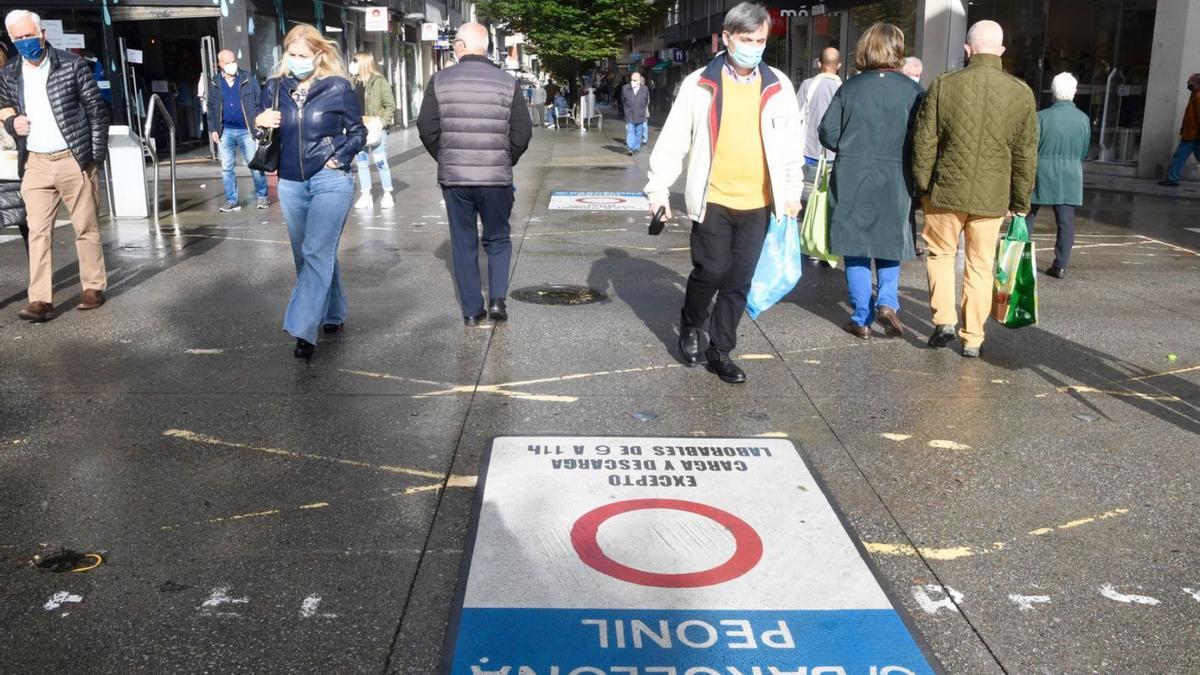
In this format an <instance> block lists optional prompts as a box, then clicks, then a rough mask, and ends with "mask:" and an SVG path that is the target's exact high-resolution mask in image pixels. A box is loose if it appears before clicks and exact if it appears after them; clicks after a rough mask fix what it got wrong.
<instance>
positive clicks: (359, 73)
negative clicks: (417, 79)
mask: <svg viewBox="0 0 1200 675" xmlns="http://www.w3.org/2000/svg"><path fill="white" fill-rule="evenodd" d="M350 79H351V82H353V84H354V93H355V95H356V96H357V97H358V103H359V105H360V106H361V107H362V111H363V124H364V125H366V127H367V139H368V142H367V145H369V146H370V145H373V147H370V148H366V149H364V150H363V151H362V152H360V153H358V158H357V161H358V187H359V191H360V195H359V197H358V201H357V202H355V203H354V206H355V208H359V209H365V208H370V206H371V205H372V204H373V203H374V202H373V200H372V198H371V165H372V164H374V165H375V170H376V171H378V172H379V183H380V185H381V186H382V187H383V197H381V198H380V199H379V207H380V208H384V209H390V208H392V207H393V206H395V205H396V202H395V200H394V199H392V189H393V187H392V170H391V168H390V167H388V159H387V132H388V130H389V129H390V128H391V127H392V122H393V121H394V120H395V118H396V97H395V96H394V95H393V94H392V86H391V85H390V84H388V81H387V78H385V77H384V76H383V75H382V74H380V72H379V68H378V66H377V65H376V64H375V57H374V56H373V55H372V54H371V53H370V52H359V53H357V54H355V55H354V60H353V61H351V62H350Z"/></svg>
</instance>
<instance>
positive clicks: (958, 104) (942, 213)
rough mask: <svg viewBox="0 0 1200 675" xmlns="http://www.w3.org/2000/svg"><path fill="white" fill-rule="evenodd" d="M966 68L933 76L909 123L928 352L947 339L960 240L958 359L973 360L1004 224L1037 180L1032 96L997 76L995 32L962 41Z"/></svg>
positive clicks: (988, 26) (1000, 45)
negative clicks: (930, 326) (929, 319)
mask: <svg viewBox="0 0 1200 675" xmlns="http://www.w3.org/2000/svg"><path fill="white" fill-rule="evenodd" d="M965 49H966V55H967V59H968V62H967V67H966V68H964V69H962V70H958V71H955V72H952V73H946V74H943V75H940V76H939V77H938V78H937V80H935V81H934V83H933V84H932V85H931V86H930V88H929V92H928V93H927V94H926V95H925V98H924V99H923V101H922V103H921V108H920V112H919V113H918V114H917V125H916V132H915V133H914V137H913V158H912V169H913V180H914V181H915V183H916V188H917V190H919V191H920V192H921V193H922V194H923V195H924V197H923V198H922V208H923V210H924V212H925V229H924V231H923V233H922V234H923V236H924V238H925V243H926V244H927V245H928V246H929V249H928V256H927V258H926V261H925V266H926V269H927V271H928V274H929V295H930V306H931V309H932V310H933V321H934V324H935V326H934V330H933V335H931V336H930V338H929V345H930V346H931V347H935V348H936V347H945V346H947V345H949V344H950V343H951V342H952V341H953V340H954V338H955V326H956V325H957V322H958V307H957V306H956V305H955V302H954V287H955V267H954V262H955V258H956V256H957V252H958V240H959V237H960V236H965V238H966V257H967V261H966V269H965V271H964V273H963V291H962V329H961V330H960V331H959V332H958V337H959V339H960V340H961V341H962V355H963V356H965V357H977V356H979V349H980V346H981V345H982V344H983V340H984V330H983V324H984V322H985V321H986V320H987V317H988V314H989V313H990V312H991V308H992V286H993V281H994V270H993V267H994V265H995V262H996V243H997V239H998V237H999V236H1000V225H1001V224H1002V223H1003V222H1004V218H1005V215H1006V214H1015V215H1021V216H1024V215H1025V214H1027V213H1028V212H1029V195H1030V193H1031V192H1033V182H1034V177H1035V175H1036V172H1037V106H1036V105H1035V103H1034V99H1033V92H1032V91H1031V90H1030V89H1029V86H1028V85H1026V84H1025V83H1024V82H1022V81H1021V80H1019V79H1017V78H1015V77H1013V76H1011V75H1009V74H1008V73H1006V72H1004V65H1003V64H1002V63H1001V61H1000V55H1001V54H1003V53H1004V31H1003V29H1001V28H1000V24H998V23H996V22H994V21H980V22H978V23H976V24H975V25H973V26H971V29H970V30H969V31H967V44H966V45H965Z"/></svg>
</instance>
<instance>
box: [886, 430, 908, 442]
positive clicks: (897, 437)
mask: <svg viewBox="0 0 1200 675" xmlns="http://www.w3.org/2000/svg"><path fill="white" fill-rule="evenodd" d="M879 435H880V436H881V437H883V438H886V439H888V440H889V441H896V442H900V441H907V440H908V439H910V438H912V434H890V433H887V432H884V433H882V434H879Z"/></svg>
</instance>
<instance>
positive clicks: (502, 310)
mask: <svg viewBox="0 0 1200 675" xmlns="http://www.w3.org/2000/svg"><path fill="white" fill-rule="evenodd" d="M487 315H488V318H489V319H491V320H492V321H508V305H506V304H504V298H492V300H491V302H489V303H488V308H487Z"/></svg>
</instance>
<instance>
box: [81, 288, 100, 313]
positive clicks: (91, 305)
mask: <svg viewBox="0 0 1200 675" xmlns="http://www.w3.org/2000/svg"><path fill="white" fill-rule="evenodd" d="M103 304H104V291H97V290H93V289H90V288H89V289H87V290H85V291H84V292H83V295H82V296H81V297H80V298H79V304H78V305H75V309H96V308H97V307H99V306H100V305H103Z"/></svg>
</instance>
